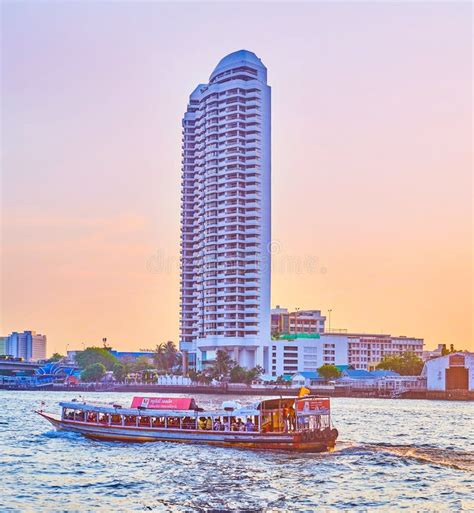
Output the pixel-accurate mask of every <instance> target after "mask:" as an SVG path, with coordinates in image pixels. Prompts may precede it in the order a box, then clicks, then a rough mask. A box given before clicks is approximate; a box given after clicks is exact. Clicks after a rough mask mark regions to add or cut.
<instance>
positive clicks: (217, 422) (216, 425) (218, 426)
mask: <svg viewBox="0 0 474 513" xmlns="http://www.w3.org/2000/svg"><path fill="white" fill-rule="evenodd" d="M220 430H221V421H220V419H219V418H217V419H216V420H215V422H214V431H220Z"/></svg>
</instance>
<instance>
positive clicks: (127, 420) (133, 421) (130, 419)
mask: <svg viewBox="0 0 474 513" xmlns="http://www.w3.org/2000/svg"><path fill="white" fill-rule="evenodd" d="M125 424H127V426H136V425H137V418H136V417H135V415H129V416H128V417H126V418H125Z"/></svg>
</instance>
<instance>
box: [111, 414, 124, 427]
mask: <svg viewBox="0 0 474 513" xmlns="http://www.w3.org/2000/svg"><path fill="white" fill-rule="evenodd" d="M110 423H111V424H115V425H120V426H121V425H122V415H119V414H113V415H112V416H111V418H110Z"/></svg>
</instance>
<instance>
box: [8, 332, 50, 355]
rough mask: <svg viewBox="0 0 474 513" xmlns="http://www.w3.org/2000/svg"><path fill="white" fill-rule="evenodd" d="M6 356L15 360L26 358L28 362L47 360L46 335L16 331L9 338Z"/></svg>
mask: <svg viewBox="0 0 474 513" xmlns="http://www.w3.org/2000/svg"><path fill="white" fill-rule="evenodd" d="M6 354H8V355H10V356H14V357H15V358H24V359H25V360H26V361H27V362H30V361H37V360H44V359H45V358H46V335H40V334H39V333H36V332H35V331H24V332H23V333H18V332H16V331H14V332H13V333H11V334H10V335H9V336H8V337H7V341H6Z"/></svg>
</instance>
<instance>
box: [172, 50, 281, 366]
mask: <svg viewBox="0 0 474 513" xmlns="http://www.w3.org/2000/svg"><path fill="white" fill-rule="evenodd" d="M181 185H182V194H181V255H180V257H181V283H180V348H181V350H182V351H186V352H187V353H188V354H189V355H190V363H191V364H193V363H194V364H195V366H196V367H197V368H198V369H199V368H202V367H203V365H205V364H206V362H208V361H210V360H212V359H213V358H214V357H215V352H216V351H217V350H218V349H223V350H226V351H227V352H229V354H230V356H231V357H232V358H233V359H234V360H235V361H236V362H238V363H239V364H240V365H242V366H244V367H253V366H255V365H260V366H262V367H264V368H265V369H266V370H268V366H269V343H270V271H271V270H270V263H271V262H270V237H271V190H270V186H271V90H270V87H269V86H268V85H267V69H266V67H265V66H264V65H263V63H262V61H261V60H260V59H259V58H258V57H257V56H256V55H255V54H254V53H252V52H249V51H246V50H240V51H237V52H234V53H231V54H229V55H227V56H226V57H224V58H223V59H222V60H221V61H220V62H219V64H218V65H217V67H216V68H215V69H214V71H213V72H212V74H211V76H210V78H209V83H207V84H201V85H199V86H197V87H196V89H195V90H194V91H193V92H192V93H191V95H190V98H189V104H188V108H187V110H186V113H185V115H184V118H183V139H182V181H181Z"/></svg>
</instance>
